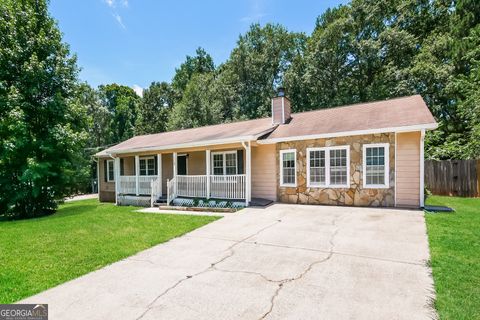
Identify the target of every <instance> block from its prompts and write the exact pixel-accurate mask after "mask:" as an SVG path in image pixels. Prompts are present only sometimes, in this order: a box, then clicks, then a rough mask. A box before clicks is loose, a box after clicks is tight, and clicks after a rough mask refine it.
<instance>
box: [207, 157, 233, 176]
mask: <svg viewBox="0 0 480 320" xmlns="http://www.w3.org/2000/svg"><path fill="white" fill-rule="evenodd" d="M212 168H213V174H214V175H235V174H237V151H227V152H214V153H212Z"/></svg>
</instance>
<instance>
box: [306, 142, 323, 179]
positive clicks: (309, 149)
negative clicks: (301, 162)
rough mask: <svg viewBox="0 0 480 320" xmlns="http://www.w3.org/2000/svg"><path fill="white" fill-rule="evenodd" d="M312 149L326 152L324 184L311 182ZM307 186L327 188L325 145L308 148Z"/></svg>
mask: <svg viewBox="0 0 480 320" xmlns="http://www.w3.org/2000/svg"><path fill="white" fill-rule="evenodd" d="M311 151H323V152H325V183H323V184H311V183H310V152H311ZM306 165H307V188H326V187H327V151H326V150H325V147H322V148H307V164H306Z"/></svg>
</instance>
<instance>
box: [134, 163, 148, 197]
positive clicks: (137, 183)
mask: <svg viewBox="0 0 480 320" xmlns="http://www.w3.org/2000/svg"><path fill="white" fill-rule="evenodd" d="M145 161H146V159H145ZM146 165H147V163H146V162H145V168H146ZM145 173H148V170H146V172H145ZM139 176H140V156H138V155H136V156H135V194H136V195H137V196H138V195H139V194H140V181H139V179H138V177H139Z"/></svg>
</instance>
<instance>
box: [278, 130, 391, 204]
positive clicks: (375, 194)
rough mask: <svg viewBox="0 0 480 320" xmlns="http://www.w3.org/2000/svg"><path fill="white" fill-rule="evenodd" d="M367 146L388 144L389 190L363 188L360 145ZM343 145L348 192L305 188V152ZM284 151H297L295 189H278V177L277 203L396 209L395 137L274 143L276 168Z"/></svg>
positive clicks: (388, 135)
mask: <svg viewBox="0 0 480 320" xmlns="http://www.w3.org/2000/svg"><path fill="white" fill-rule="evenodd" d="M370 143H390V150H389V156H390V161H389V163H390V172H389V177H390V184H389V188H388V189H364V188H363V172H362V171H363V163H362V162H363V155H362V152H363V144H370ZM344 145H350V188H308V187H307V168H306V162H307V154H306V149H307V148H312V147H330V146H344ZM285 149H296V150H297V187H280V181H279V180H280V177H279V175H277V188H278V193H277V194H278V200H279V201H280V202H285V203H301V204H330V205H355V206H375V207H378V206H383V207H393V206H394V205H395V188H394V186H395V134H394V133H385V134H369V135H359V136H349V137H338V138H331V139H315V140H304V141H290V142H281V143H277V166H280V155H279V153H280V150H285ZM279 170H280V168H278V171H277V172H280V171H279Z"/></svg>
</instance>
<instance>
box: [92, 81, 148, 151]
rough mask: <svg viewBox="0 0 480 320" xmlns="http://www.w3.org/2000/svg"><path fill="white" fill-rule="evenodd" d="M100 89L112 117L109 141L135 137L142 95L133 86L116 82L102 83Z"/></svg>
mask: <svg viewBox="0 0 480 320" xmlns="http://www.w3.org/2000/svg"><path fill="white" fill-rule="evenodd" d="M98 90H99V92H100V97H101V100H102V104H103V105H104V106H105V107H106V108H107V110H108V111H109V112H110V114H111V117H112V121H111V122H110V141H108V143H110V144H111V143H117V142H120V141H123V140H127V139H129V138H131V137H133V135H134V133H135V122H136V120H137V106H138V103H139V101H140V97H139V96H138V95H137V94H136V93H135V91H133V89H132V88H130V87H127V86H122V85H118V84H116V83H114V84H109V85H101V86H99V88H98Z"/></svg>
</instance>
